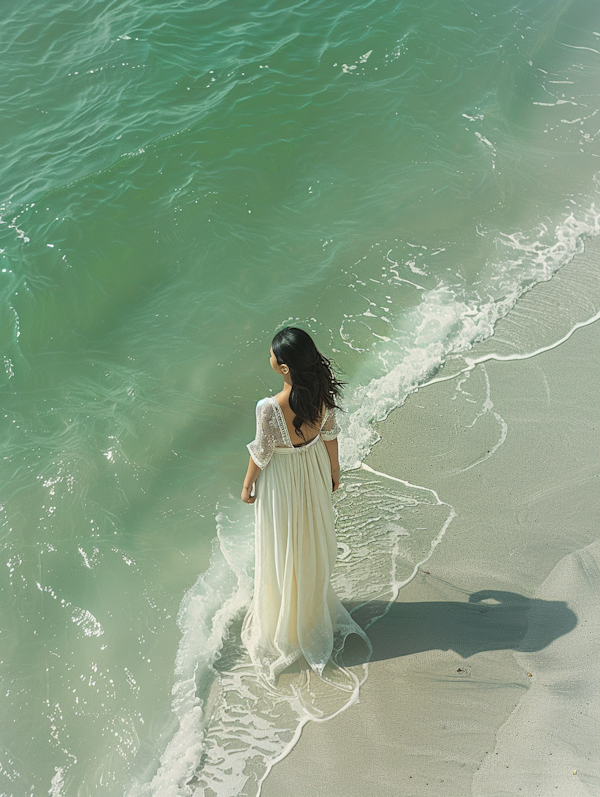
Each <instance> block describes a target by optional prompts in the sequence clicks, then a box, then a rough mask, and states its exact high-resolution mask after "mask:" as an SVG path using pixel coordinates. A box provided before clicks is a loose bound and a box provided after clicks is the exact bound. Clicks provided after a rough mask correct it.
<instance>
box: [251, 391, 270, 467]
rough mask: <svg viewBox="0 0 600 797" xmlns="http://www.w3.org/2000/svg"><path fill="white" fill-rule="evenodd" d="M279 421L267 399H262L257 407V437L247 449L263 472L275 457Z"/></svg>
mask: <svg viewBox="0 0 600 797" xmlns="http://www.w3.org/2000/svg"><path fill="white" fill-rule="evenodd" d="M276 428H277V419H276V418H274V413H273V408H272V407H271V405H270V403H269V401H268V400H267V399H261V400H260V401H259V402H258V404H257V405H256V436H255V437H254V440H253V441H252V442H251V443H248V445H247V446H246V448H247V449H248V451H249V452H250V456H251V457H252V459H253V460H254V462H255V463H256V464H257V465H258V467H259V468H260V469H261V470H264V469H265V468H266V467H267V465H268V464H269V462H270V460H271V457H272V456H273V449H274V448H275V438H276Z"/></svg>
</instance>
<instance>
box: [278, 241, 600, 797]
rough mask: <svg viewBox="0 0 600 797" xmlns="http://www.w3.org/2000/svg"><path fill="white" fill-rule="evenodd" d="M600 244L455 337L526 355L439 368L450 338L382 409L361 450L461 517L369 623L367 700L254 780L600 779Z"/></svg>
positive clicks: (317, 729)
mask: <svg viewBox="0 0 600 797" xmlns="http://www.w3.org/2000/svg"><path fill="white" fill-rule="evenodd" d="M599 263H600V242H598V241H597V240H594V241H592V242H591V243H588V244H587V245H586V251H585V253H583V254H581V255H579V256H577V257H576V258H575V260H574V261H573V262H572V263H571V264H569V266H567V267H565V268H564V269H563V270H562V271H561V272H560V274H559V275H557V276H556V277H555V278H554V279H553V280H551V281H550V282H549V283H544V284H542V285H538V286H536V287H535V288H534V289H533V290H532V291H531V292H530V293H529V294H527V295H526V296H525V297H523V298H522V299H521V301H520V302H519V304H518V305H517V307H516V308H515V309H514V310H513V311H512V312H511V313H510V314H509V316H507V318H506V319H503V320H502V321H501V322H499V324H498V326H497V329H496V333H495V335H494V337H493V338H491V339H490V340H489V341H485V342H484V343H482V344H480V345H479V346H476V347H474V348H473V349H472V350H471V351H470V352H468V353H467V355H466V356H467V357H468V358H471V359H472V360H482V359H483V360H485V358H486V357H488V355H490V354H495V355H498V356H500V357H505V358H522V359H508V360H504V361H498V360H495V359H488V360H487V361H484V362H481V363H480V364H478V365H473V367H472V368H471V370H468V371H467V372H466V373H463V374H462V375H459V376H454V377H453V378H448V379H446V377H450V376H451V375H452V374H453V373H456V372H457V370H460V369H461V368H465V366H466V363H465V361H464V360H462V359H461V358H457V359H455V360H453V361H451V362H449V363H448V364H447V366H446V367H445V368H444V369H443V370H442V371H441V372H440V373H439V374H438V375H437V377H438V379H440V378H441V379H442V380H444V379H445V380H446V381H436V382H434V383H433V384H430V385H428V386H425V387H423V388H421V389H420V390H419V391H418V392H416V393H414V394H412V395H411V396H409V398H408V400H407V402H406V403H405V405H404V406H403V407H401V408H400V409H398V410H396V411H395V412H394V413H392V415H390V417H389V418H388V419H387V420H386V421H385V422H383V423H381V424H380V426H379V430H380V434H381V436H382V439H381V441H380V442H379V443H378V444H377V445H376V446H375V447H374V449H373V451H372V453H371V455H370V457H369V458H368V460H367V464H368V465H369V466H370V467H372V468H373V469H375V470H377V471H380V472H382V473H385V474H388V475H390V476H393V477H396V478H401V479H404V480H407V481H409V482H411V483H413V484H418V485H422V486H426V487H430V488H433V489H435V490H436V491H437V492H438V494H439V496H440V498H441V499H442V500H444V501H446V502H448V503H449V504H451V505H452V506H453V508H454V510H455V511H456V517H455V518H454V520H453V521H452V523H451V524H450V526H449V528H448V530H447V532H446V534H445V536H444V538H443V539H442V541H441V543H440V544H439V546H438V547H437V548H436V550H435V551H434V552H433V555H432V556H431V558H430V559H429V561H428V562H427V563H426V565H424V566H423V567H422V568H421V570H420V571H419V572H418V574H417V575H416V577H415V578H414V579H413V580H412V581H411V582H410V583H409V584H408V585H407V586H405V587H404V588H403V589H402V590H401V591H400V595H399V597H398V601H397V602H396V603H395V604H393V606H392V607H391V609H390V611H389V612H388V614H387V615H386V616H385V617H384V618H383V619H381V620H380V621H379V622H378V623H376V624H375V625H374V626H372V627H371V629H370V630H369V634H370V636H371V639H372V641H373V646H374V656H373V661H372V663H371V664H370V672H369V678H368V681H367V683H366V684H365V686H364V687H363V689H362V691H361V700H360V703H359V704H358V705H355V706H353V707H352V708H350V709H349V710H348V711H346V712H345V713H344V714H342V715H341V716H339V717H336V718H335V719H334V720H332V721H330V722H326V723H309V724H308V725H307V726H306V727H305V729H304V731H303V734H302V737H301V739H300V740H299V742H298V744H297V745H296V747H295V748H294V749H293V750H292V752H291V753H290V754H289V756H288V757H287V758H286V759H284V760H283V761H281V762H280V763H278V764H277V765H276V766H275V767H274V768H273V770H272V771H271V773H270V774H269V776H268V777H267V779H266V781H265V783H264V784H263V789H262V795H263V797H281V795H286V797H296V796H298V797H300V795H302V796H303V797H304V795H307V794H308V795H311V797H321V796H322V797H325V795H327V797H353V796H354V795H356V796H357V797H358V796H359V795H360V797H371V795H373V797H398V795H402V796H403V797H410V796H411V795H412V796H414V797H420V796H421V795H429V794H431V795H435V796H436V797H450V796H452V797H454V796H455V795H456V796H457V797H465V796H466V795H474V796H477V797H483V796H484V795H485V796H487V797H499V796H500V795H518V794H524V795H527V797H533V796H534V795H539V797H546V796H547V795H553V794H559V795H561V797H565V795H591V794H600V756H599V755H598V744H597V740H598V738H599V737H600V677H599V674H598V667H597V663H598V652H599V651H598V648H599V640H600V633H599V631H600V627H599V626H600V611H599V606H598V604H599V603H600V600H599V596H600V479H599V470H600V395H599V394H600V358H599V356H598V352H600V322H599V321H596V322H594V323H591V324H589V325H586V326H581V327H579V328H577V325H578V324H581V323H582V322H585V321H586V320H589V319H591V318H592V317H593V316H594V315H595V314H597V313H598V310H599V309H600V276H599V274H600V268H599V265H598V264H599ZM570 332H572V334H570V336H569V333H570ZM564 338H567V339H565V340H563V342H562V343H560V345H555V344H556V342H557V341H560V340H561V339H564ZM546 348H547V349H548V350H546V351H544V349H546ZM540 349H541V350H542V351H540V352H539V353H538V354H536V355H535V356H529V355H531V354H532V352H534V351H536V350H540Z"/></svg>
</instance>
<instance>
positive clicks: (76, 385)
mask: <svg viewBox="0 0 600 797" xmlns="http://www.w3.org/2000/svg"><path fill="white" fill-rule="evenodd" d="M0 53H1V56H0V57H1V63H2V73H3V82H2V86H1V87H0V92H1V94H2V108H3V112H2V137H1V139H0V147H1V155H2V157H1V158H0V186H1V191H0V217H1V219H0V258H1V262H0V314H1V315H0V340H1V344H2V351H1V352H0V356H1V357H2V369H1V372H0V381H1V390H2V407H1V409H2V412H1V413H0V421H1V422H2V427H3V428H2V440H3V457H2V477H1V482H0V484H1V488H0V489H1V498H0V517H1V541H2V563H1V569H0V573H1V576H0V578H1V582H0V586H1V597H0V601H1V605H0V642H1V648H0V679H1V683H2V689H3V693H4V699H3V701H2V706H1V708H0V711H1V712H2V715H1V728H2V745H1V746H0V794H2V795H6V796H7V797H8V796H10V797H33V796H34V795H35V796H36V797H37V796H38V795H47V794H50V795H52V797H70V796H71V795H77V797H87V795H102V797H112V796H113V795H123V796H124V795H128V797H137V796H138V795H155V797H169V796H170V795H173V796H175V795H178V796H181V797H183V796H184V795H192V794H194V793H196V794H205V795H208V797H213V795H216V796H217V797H233V795H242V794H244V795H248V797H251V796H253V795H256V794H257V793H258V791H259V789H260V783H261V781H262V779H263V778H264V777H265V775H266V773H267V772H268V770H269V768H270V767H271V766H272V765H273V763H274V762H276V761H277V760H278V759H279V758H281V757H282V756H283V755H285V754H286V752H287V751H288V750H289V749H290V747H291V746H292V745H293V743H294V741H295V740H296V739H297V738H298V735H299V733H300V730H301V728H302V726H303V724H304V723H305V722H307V721H309V720H313V721H322V720H325V719H329V718H331V717H333V716H335V714H336V713H338V712H339V711H342V710H344V708H346V707H347V706H349V705H351V704H352V703H353V702H354V701H355V700H356V699H357V695H358V689H359V686H360V684H361V683H362V682H363V681H364V679H365V678H366V677H367V675H368V667H367V665H365V664H362V663H360V662H359V661H358V660H355V661H353V660H349V661H348V666H347V667H345V668H342V669H339V670H334V669H332V670H331V671H329V672H327V673H326V679H325V680H324V681H323V682H317V683H315V679H314V678H313V679H311V678H310V677H307V675H306V673H304V672H302V671H298V672H292V673H291V674H290V675H289V677H286V678H283V679H282V683H281V685H280V689H279V690H275V691H273V690H269V689H267V688H266V687H265V685H264V684H261V683H260V682H259V681H258V680H257V678H256V676H255V674H254V673H253V671H252V668H251V667H250V666H249V663H248V661H247V658H246V657H245V654H244V651H243V649H242V648H241V646H240V642H239V626H240V622H241V618H242V616H243V612H244V608H245V606H246V605H247V603H248V600H249V597H250V595H251V590H252V510H251V509H250V508H248V507H247V506H245V505H242V504H241V503H240V502H239V498H238V496H239V491H240V485H241V479H242V477H243V474H244V472H245V467H246V462H247V453H246V450H245V448H244V444H245V443H246V442H248V441H249V440H250V439H251V438H252V436H253V423H254V402H255V401H256V400H257V399H259V398H261V397H262V396H264V395H267V394H269V393H271V392H274V391H276V390H278V389H279V386H278V382H277V378H276V377H275V375H274V374H273V373H272V372H271V371H270V368H269V364H268V351H269V344H270V340H271V337H272V336H273V334H274V333H275V331H276V330H277V329H278V328H279V327H280V326H282V325H284V324H288V323H291V322H293V323H298V324H300V325H302V326H304V327H305V328H306V329H308V330H310V331H311V332H312V333H314V336H315V338H316V340H317V343H318V344H319V346H320V347H321V348H322V349H323V350H324V351H325V352H329V353H332V354H333V356H334V357H335V360H336V362H337V363H338V365H339V367H340V368H341V369H342V371H343V373H344V378H345V379H346V381H347V382H348V387H347V389H346V409H347V412H346V413H345V415H344V417H343V427H344V435H343V437H342V440H341V451H342V460H343V464H344V467H345V469H346V473H345V476H344V479H343V485H342V488H341V490H340V491H339V493H338V495H337V496H336V508H337V512H338V537H339V552H340V556H339V565H338V569H337V571H336V573H335V576H334V582H335V586H336V589H337V590H338V591H339V593H340V594H341V595H342V596H343V598H344V600H345V601H347V602H348V604H349V605H351V606H352V607H353V609H354V611H355V612H356V616H357V617H358V618H359V619H360V620H361V622H364V624H365V625H366V626H367V625H368V624H369V623H372V622H374V621H376V619H377V617H378V616H380V615H381V614H382V613H383V612H384V611H385V608H386V606H387V604H388V602H389V601H390V600H392V599H394V598H395V597H396V596H397V594H398V590H399V589H400V588H401V586H402V584H403V583H406V581H407V580H408V579H410V578H411V576H412V574H413V573H414V572H415V569H416V567H417V566H418V565H419V563H421V562H424V561H426V560H427V558H428V556H430V554H431V552H432V550H433V549H434V548H435V545H436V543H437V541H438V540H439V539H440V535H443V534H444V533H445V532H446V530H447V529H449V528H450V531H449V532H448V533H451V520H452V517H453V509H452V507H451V506H450V505H449V504H448V503H447V502H446V500H445V498H444V496H439V495H438V494H437V492H436V491H435V485H411V484H408V483H402V482H397V481H393V480H390V479H388V478H386V477H385V475H382V474H377V473H374V472H371V471H368V470H364V469H358V468H357V466H358V465H359V464H360V463H361V461H362V460H363V458H364V457H365V455H366V453H367V452H368V451H369V449H370V447H371V446H372V445H373V444H374V443H375V442H376V440H377V434H376V431H375V429H374V427H373V421H374V420H377V419H381V418H383V417H385V416H386V415H387V414H388V413H389V412H390V411H391V409H393V408H394V407H397V406H400V405H401V404H402V402H403V401H404V399H405V397H406V395H407V394H408V393H409V392H410V391H412V390H414V388H415V387H416V386H417V385H418V384H419V383H421V382H423V381H424V380H427V379H430V378H431V377H432V376H434V375H435V373H436V371H437V369H438V368H439V367H440V365H442V364H443V362H444V361H445V359H446V358H447V357H448V356H449V355H451V354H453V353H456V352H460V351H465V350H468V349H469V348H470V347H471V346H472V345H473V344H474V343H476V342H477V341H480V340H483V339H484V338H486V337H489V336H490V335H492V334H493V329H494V324H495V322H496V320H497V319H498V318H499V317H501V316H503V315H505V314H506V313H508V312H510V310H511V309H512V308H513V307H514V305H515V303H516V302H517V301H518V299H519V297H520V296H521V295H522V294H523V293H524V292H525V291H527V290H529V289H530V288H531V287H532V286H533V285H535V284H536V283H538V282H540V281H543V280H548V279H550V278H551V277H552V275H553V274H555V273H556V271H557V270H558V269H560V268H561V267H563V266H564V265H566V264H567V263H568V262H569V261H570V260H571V259H572V257H573V255H574V254H575V253H576V252H578V251H581V249H582V247H583V246H584V242H585V238H586V236H590V235H596V234H598V232H600V191H599V185H598V181H597V178H596V172H599V171H600V169H599V166H598V157H599V156H600V149H599V142H598V137H599V135H600V99H599V97H598V85H599V83H598V81H599V77H600V6H599V5H598V4H597V3H596V2H593V1H592V0H520V1H519V2H515V3H512V4H501V3H498V2H496V0H469V2H463V1H462V0H426V1H425V2H421V3H414V2H398V0H377V2H375V0H369V1H364V0H363V2H356V3H350V4H348V3H346V2H345V3H342V2H339V1H338V0H315V2H307V0H303V1H301V2H283V1H282V2H275V1H273V0H270V1H267V0H249V1H248V0H246V2H240V1H239V0H229V2H224V0H207V2H194V1H193V0H191V1H190V2H187V3H182V2H180V0H164V2H161V3H159V2H152V1H151V0H144V2H141V0H128V2H124V0H108V2H107V1H106V0H104V1H103V2H100V0H84V2H82V3H79V4H76V5H75V6H73V4H61V3H43V2H40V0H24V2H22V3H18V4H13V5H12V6H11V7H7V8H6V9H5V12H4V18H3V24H2V27H1V29H0Z"/></svg>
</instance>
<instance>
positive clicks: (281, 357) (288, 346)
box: [271, 327, 344, 438]
mask: <svg viewBox="0 0 600 797" xmlns="http://www.w3.org/2000/svg"><path fill="white" fill-rule="evenodd" d="M271 348H272V349H273V354H274V355H275V358H276V360H277V362H278V363H279V365H283V364H285V365H287V366H288V368H289V369H290V376H291V377H292V390H291V393H290V408H291V410H292V412H293V413H294V414H295V416H296V417H295V418H294V428H295V429H296V432H297V433H298V435H299V436H300V437H302V438H303V437H304V435H303V434H302V431H301V428H300V427H301V426H302V425H303V424H305V423H306V424H309V425H310V426H316V425H317V421H318V420H319V418H320V417H321V416H322V414H323V411H324V409H333V408H334V407H337V406H338V404H337V403H336V399H337V398H338V396H339V395H340V392H341V388H342V386H343V385H344V382H340V380H339V379H336V377H335V374H334V373H333V366H332V364H331V360H328V359H327V357H324V356H323V355H322V354H321V352H320V351H319V350H318V349H317V347H316V346H315V344H314V341H313V339H312V338H311V336H310V335H309V334H308V332H305V331H304V330H303V329H298V328H297V327H285V328H284V329H282V330H281V331H280V332H278V333H277V334H276V335H275V337H274V338H273V342H272V343H271Z"/></svg>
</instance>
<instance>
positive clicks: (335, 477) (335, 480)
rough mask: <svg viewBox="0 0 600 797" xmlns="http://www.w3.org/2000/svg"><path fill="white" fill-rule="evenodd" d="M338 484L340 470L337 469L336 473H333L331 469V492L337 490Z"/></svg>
mask: <svg viewBox="0 0 600 797" xmlns="http://www.w3.org/2000/svg"><path fill="white" fill-rule="evenodd" d="M339 486H340V472H339V470H338V471H337V473H334V472H333V471H332V473H331V492H332V493H335V491H336V490H337V488H338V487H339Z"/></svg>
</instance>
